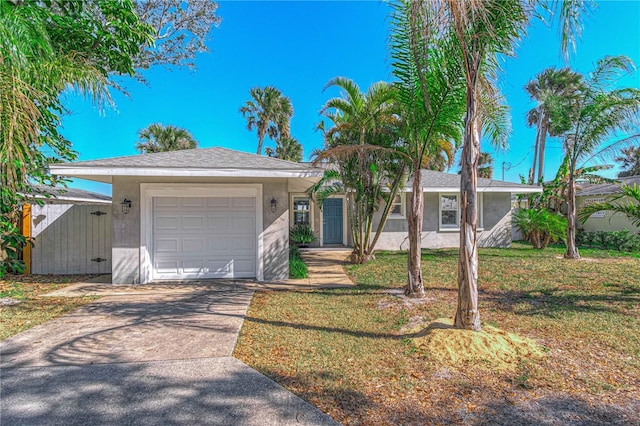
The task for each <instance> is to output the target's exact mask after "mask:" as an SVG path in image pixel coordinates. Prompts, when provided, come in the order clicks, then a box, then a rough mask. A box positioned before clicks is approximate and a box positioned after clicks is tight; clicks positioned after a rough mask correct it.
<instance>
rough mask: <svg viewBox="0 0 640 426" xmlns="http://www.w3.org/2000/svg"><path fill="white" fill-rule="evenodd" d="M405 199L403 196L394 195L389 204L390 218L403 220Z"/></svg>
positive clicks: (401, 194)
mask: <svg viewBox="0 0 640 426" xmlns="http://www.w3.org/2000/svg"><path fill="white" fill-rule="evenodd" d="M405 208H406V207H405V198H404V194H403V193H400V194H396V196H395V197H394V198H393V203H392V204H391V210H390V211H389V217H390V218H394V217H396V218H404V217H405Z"/></svg>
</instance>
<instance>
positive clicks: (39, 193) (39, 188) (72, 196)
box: [31, 185, 111, 203]
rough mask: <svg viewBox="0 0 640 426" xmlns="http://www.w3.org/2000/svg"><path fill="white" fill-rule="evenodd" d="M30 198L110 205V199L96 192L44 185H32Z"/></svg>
mask: <svg viewBox="0 0 640 426" xmlns="http://www.w3.org/2000/svg"><path fill="white" fill-rule="evenodd" d="M31 188H32V189H33V192H34V193H33V194H32V196H33V197H35V198H41V199H43V198H44V199H50V200H58V201H75V202H88V203H110V202H111V197H110V196H108V195H104V194H99V193H97V192H91V191H85V190H84V189H78V188H63V187H59V186H58V187H52V186H46V185H32V186H31Z"/></svg>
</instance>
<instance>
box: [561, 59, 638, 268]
mask: <svg viewBox="0 0 640 426" xmlns="http://www.w3.org/2000/svg"><path fill="white" fill-rule="evenodd" d="M633 69H634V67H633V63H632V62H631V60H630V59H629V58H627V57H624V56H606V57H604V58H602V59H600V60H599V61H598V62H597V64H596V68H595V70H594V71H593V72H592V73H591V74H590V76H589V78H588V79H586V78H584V79H583V82H582V87H581V89H580V94H579V96H578V97H577V98H576V99H575V100H574V101H573V102H571V104H570V105H568V106H566V107H564V108H563V111H564V115H565V117H567V118H568V120H569V126H568V130H567V131H566V132H565V133H564V134H563V135H562V139H563V144H564V150H565V153H566V155H567V157H568V170H569V173H568V174H569V177H568V197H567V202H568V211H567V250H566V252H565V254H564V257H565V258H567V259H579V258H580V253H579V252H578V248H577V247H576V243H575V241H576V240H575V238H576V170H577V169H578V168H579V164H581V163H582V164H584V163H588V162H589V161H591V160H593V159H594V158H596V157H603V156H606V155H611V154H614V153H616V152H617V151H618V150H619V149H620V148H622V147H625V146H631V144H633V143H637V141H638V140H640V133H634V132H637V126H638V113H639V112H640V90H639V89H635V88H618V87H615V84H616V82H617V79H619V78H620V76H621V74H624V73H630V72H632V70H633ZM618 134H626V136H624V137H623V138H621V139H618V138H616V136H617V135H618ZM612 139H613V141H612Z"/></svg>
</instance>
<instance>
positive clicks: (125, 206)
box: [120, 198, 131, 214]
mask: <svg viewBox="0 0 640 426" xmlns="http://www.w3.org/2000/svg"><path fill="white" fill-rule="evenodd" d="M120 205H121V206H122V214H127V213H129V211H130V210H131V200H129V199H127V198H125V199H124V200H123V201H122V202H121V203H120Z"/></svg>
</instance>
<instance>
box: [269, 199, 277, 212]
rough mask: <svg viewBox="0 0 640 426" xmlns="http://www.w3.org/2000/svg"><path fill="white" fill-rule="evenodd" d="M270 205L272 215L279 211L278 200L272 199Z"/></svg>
mask: <svg viewBox="0 0 640 426" xmlns="http://www.w3.org/2000/svg"><path fill="white" fill-rule="evenodd" d="M270 204H271V213H275V212H276V210H278V200H276V199H275V197H272V198H271V201H270Z"/></svg>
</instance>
